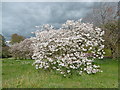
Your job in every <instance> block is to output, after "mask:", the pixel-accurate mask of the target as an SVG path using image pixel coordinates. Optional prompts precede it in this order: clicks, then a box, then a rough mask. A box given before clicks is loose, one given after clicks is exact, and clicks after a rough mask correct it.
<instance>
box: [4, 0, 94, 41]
mask: <svg viewBox="0 0 120 90" xmlns="http://www.w3.org/2000/svg"><path fill="white" fill-rule="evenodd" d="M92 5H93V3H92V2H85V3H84V2H76V3H73V2H63V3H62V2H56V3H55V2H54V3H53V2H44V3H43V2H36V3H27V2H23V3H22V2H18V3H17V2H7V3H2V19H3V20H2V33H3V35H4V36H5V37H7V39H10V36H11V34H13V33H18V34H20V35H23V36H25V37H29V36H31V32H32V31H35V30H36V29H35V27H34V26H36V25H42V24H47V23H48V24H52V25H54V26H55V27H60V25H61V24H62V23H64V22H65V21H66V20H68V19H75V20H76V19H79V18H81V17H84V16H85V15H86V14H87V13H88V12H89V11H90V10H91V6H92Z"/></svg>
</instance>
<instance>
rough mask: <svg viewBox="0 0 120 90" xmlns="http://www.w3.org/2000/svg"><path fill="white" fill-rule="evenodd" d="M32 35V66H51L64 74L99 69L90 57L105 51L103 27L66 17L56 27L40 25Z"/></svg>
mask: <svg viewBox="0 0 120 90" xmlns="http://www.w3.org/2000/svg"><path fill="white" fill-rule="evenodd" d="M37 28H39V26H37ZM43 28H44V29H43ZM35 35H36V36H35V37H33V38H32V39H33V48H34V49H33V50H34V51H33V56H32V58H33V59H35V62H34V64H35V66H36V69H53V70H56V71H58V72H60V73H61V74H63V75H64V76H66V75H71V74H72V73H73V72H77V73H78V74H80V75H81V74H82V73H83V72H86V73H87V74H92V73H96V72H101V70H100V67H99V66H97V65H95V64H94V59H95V58H99V59H102V58H103V56H104V54H105V52H104V50H103V48H104V45H103V42H104V40H103V38H102V36H103V35H104V31H103V30H101V29H100V28H97V27H94V26H93V24H90V23H82V22H81V19H80V20H77V21H74V20H67V21H66V23H64V24H63V25H62V27H61V28H59V29H54V28H53V26H52V25H48V24H47V25H43V26H42V30H38V31H36V32H35Z"/></svg>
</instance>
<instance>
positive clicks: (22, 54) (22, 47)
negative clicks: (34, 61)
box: [9, 38, 33, 59]
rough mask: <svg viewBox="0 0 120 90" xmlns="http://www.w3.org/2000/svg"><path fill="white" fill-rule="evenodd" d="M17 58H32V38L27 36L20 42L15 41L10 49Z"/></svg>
mask: <svg viewBox="0 0 120 90" xmlns="http://www.w3.org/2000/svg"><path fill="white" fill-rule="evenodd" d="M9 51H10V52H11V54H12V56H13V57H14V58H15V59H30V58H32V55H33V48H32V39H31V38H26V39H25V40H23V41H21V42H20V43H15V44H13V45H12V46H11V47H10V50H9Z"/></svg>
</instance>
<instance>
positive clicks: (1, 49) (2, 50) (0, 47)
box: [0, 34, 10, 58]
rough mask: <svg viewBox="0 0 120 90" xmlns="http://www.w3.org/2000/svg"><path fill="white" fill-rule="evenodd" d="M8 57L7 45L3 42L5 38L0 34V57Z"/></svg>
mask: <svg viewBox="0 0 120 90" xmlns="http://www.w3.org/2000/svg"><path fill="white" fill-rule="evenodd" d="M8 57H10V53H9V46H7V45H6V43H5V38H4V36H2V35H1V34H0V58H8Z"/></svg>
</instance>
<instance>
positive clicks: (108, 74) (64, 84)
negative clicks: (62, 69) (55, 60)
mask: <svg viewBox="0 0 120 90" xmlns="http://www.w3.org/2000/svg"><path fill="white" fill-rule="evenodd" d="M33 62H34V61H33V60H12V59H3V60H2V65H3V66H2V70H3V71H2V85H3V88H117V87H118V61H116V60H112V59H104V60H96V63H97V64H99V65H100V66H101V69H102V70H103V72H102V73H97V74H95V75H86V74H84V75H82V76H77V75H73V76H72V77H71V78H64V77H62V76H61V75H59V74H56V73H55V72H46V71H40V72H38V71H37V70H35V67H34V66H32V63H33Z"/></svg>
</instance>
